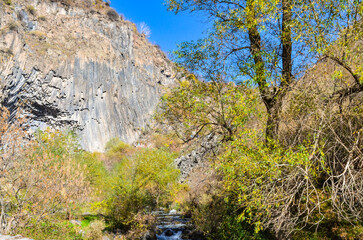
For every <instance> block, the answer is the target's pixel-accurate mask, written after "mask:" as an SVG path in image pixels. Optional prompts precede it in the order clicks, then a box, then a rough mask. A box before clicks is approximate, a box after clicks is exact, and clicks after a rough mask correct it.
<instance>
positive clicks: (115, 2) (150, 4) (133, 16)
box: [111, 0, 208, 53]
mask: <svg viewBox="0 0 363 240" xmlns="http://www.w3.org/2000/svg"><path fill="white" fill-rule="evenodd" d="M111 7H113V8H115V9H116V11H117V12H118V13H120V14H123V15H124V16H125V18H126V19H127V20H130V21H132V22H134V23H136V24H139V23H141V22H145V23H146V24H147V25H148V26H149V27H150V29H151V36H150V41H151V42H152V43H154V44H158V45H160V46H161V49H162V50H163V51H165V52H167V53H168V52H170V51H172V50H175V49H176V44H178V43H181V42H185V41H190V40H197V39H199V38H201V37H202V36H203V35H202V33H203V32H204V31H205V30H206V26H207V25H208V21H207V20H205V19H203V18H202V17H200V16H197V15H196V14H189V13H184V12H183V13H178V14H177V15H175V13H173V12H169V11H167V7H166V6H165V5H164V0H111Z"/></svg>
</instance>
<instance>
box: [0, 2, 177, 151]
mask: <svg viewBox="0 0 363 240" xmlns="http://www.w3.org/2000/svg"><path fill="white" fill-rule="evenodd" d="M61 2H62V1H60V2H58V1H57V2H52V1H50V0H49V1H48V0H45V1H37V0H13V2H12V3H11V4H10V5H7V4H5V3H3V2H0V19H1V20H0V28H1V29H0V31H1V34H0V61H1V65H0V90H1V93H0V101H1V102H2V104H3V105H5V106H6V107H8V108H9V109H10V110H11V114H12V116H15V114H16V113H17V112H20V111H19V109H23V110H22V111H21V113H23V114H25V115H27V116H29V117H30V120H29V124H30V126H31V128H32V129H37V128H45V127H47V126H51V127H56V128H71V129H73V130H75V131H76V132H77V133H78V134H79V136H80V139H81V144H82V146H83V147H84V148H85V149H87V150H90V151H102V150H103V148H104V146H105V143H106V142H107V141H108V140H109V139H110V138H112V137H119V138H120V139H121V140H123V141H125V142H128V143H132V142H134V141H135V140H137V138H138V136H139V134H140V132H141V131H142V129H143V128H145V127H146V126H147V124H148V123H149V121H150V119H151V116H152V114H153V112H154V110H155V108H156V106H157V104H158V100H159V98H160V94H161V93H162V91H163V87H165V86H170V85H172V84H173V82H174V79H173V76H174V68H173V64H172V63H171V62H170V61H169V60H168V59H167V58H166V56H165V55H164V53H163V52H162V51H161V50H160V49H159V48H158V47H157V46H154V45H153V44H151V43H149V42H148V40H147V39H146V38H145V36H143V35H142V34H140V33H138V32H137V30H136V27H135V24H133V23H130V22H128V21H125V20H122V19H121V18H118V17H117V16H116V17H115V15H114V14H112V11H113V10H112V9H111V8H109V7H107V5H104V4H101V5H98V6H96V5H95V3H93V4H92V2H91V3H90V6H86V7H84V8H82V7H78V6H69V5H65V4H62V3H61ZM108 13H109V14H108Z"/></svg>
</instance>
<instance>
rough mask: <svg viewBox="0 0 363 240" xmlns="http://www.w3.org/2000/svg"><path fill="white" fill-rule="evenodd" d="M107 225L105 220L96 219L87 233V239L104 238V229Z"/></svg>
mask: <svg viewBox="0 0 363 240" xmlns="http://www.w3.org/2000/svg"><path fill="white" fill-rule="evenodd" d="M105 227H106V224H105V221H104V220H95V221H93V222H91V224H90V225H89V227H88V230H87V231H86V234H85V239H89V240H99V239H102V231H103V229H104V228H105Z"/></svg>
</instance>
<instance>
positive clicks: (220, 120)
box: [157, 75, 259, 142]
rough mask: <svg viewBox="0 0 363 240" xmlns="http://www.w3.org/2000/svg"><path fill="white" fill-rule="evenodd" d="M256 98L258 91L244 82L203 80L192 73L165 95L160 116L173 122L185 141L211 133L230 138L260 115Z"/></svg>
mask: <svg viewBox="0 0 363 240" xmlns="http://www.w3.org/2000/svg"><path fill="white" fill-rule="evenodd" d="M257 101H258V96H257V94H254V93H253V91H252V90H250V89H248V88H247V87H245V86H243V85H240V86H235V85H234V84H232V83H229V84H226V83H223V82H218V81H217V82H201V81H198V80H196V78H195V76H194V75H189V76H188V80H184V81H182V82H180V85H179V86H178V87H177V88H174V89H173V90H171V92H170V93H167V94H166V95H164V97H163V98H162V102H161V109H162V113H161V114H160V115H158V118H157V119H158V120H159V121H161V122H163V123H165V124H167V125H169V126H172V127H173V130H174V131H175V132H176V134H177V136H178V137H180V138H181V139H182V140H183V141H184V142H189V141H191V140H193V139H197V138H202V137H203V136H207V135H209V134H218V135H220V136H222V137H223V141H225V140H226V141H228V140H231V139H233V137H234V135H235V134H236V133H237V132H238V131H239V130H240V129H241V126H244V125H246V124H247V123H248V121H249V120H251V119H252V118H255V119H257V118H258V117H259V114H258V111H257Z"/></svg>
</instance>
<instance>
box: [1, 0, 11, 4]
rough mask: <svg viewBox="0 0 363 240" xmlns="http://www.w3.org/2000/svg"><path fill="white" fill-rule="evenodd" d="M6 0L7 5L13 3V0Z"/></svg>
mask: <svg viewBox="0 0 363 240" xmlns="http://www.w3.org/2000/svg"><path fill="white" fill-rule="evenodd" d="M3 1H4V3H5V4H6V5H11V4H12V1H11V0H3Z"/></svg>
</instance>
